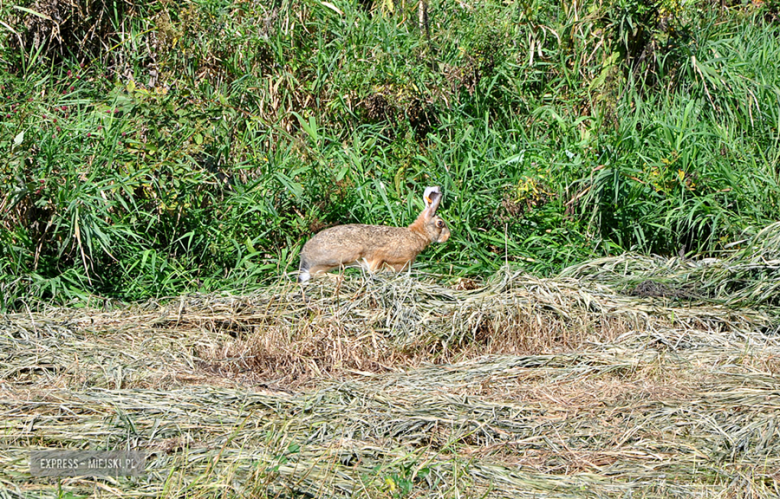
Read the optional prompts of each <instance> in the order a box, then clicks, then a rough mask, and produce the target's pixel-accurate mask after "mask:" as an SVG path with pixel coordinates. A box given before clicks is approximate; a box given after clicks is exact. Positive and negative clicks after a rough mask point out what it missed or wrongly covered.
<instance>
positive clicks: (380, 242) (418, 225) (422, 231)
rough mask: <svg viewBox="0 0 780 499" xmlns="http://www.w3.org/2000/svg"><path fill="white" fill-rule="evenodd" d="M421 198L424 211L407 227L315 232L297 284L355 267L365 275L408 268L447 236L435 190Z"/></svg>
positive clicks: (350, 227) (352, 227)
mask: <svg viewBox="0 0 780 499" xmlns="http://www.w3.org/2000/svg"><path fill="white" fill-rule="evenodd" d="M423 198H424V199H425V209H424V210H423V211H422V213H420V215H419V216H418V217H417V220H415V221H414V223H412V225H410V226H409V227H387V226H385V225H360V224H352V225H338V226H336V227H331V228H330V229H325V230H323V231H322V232H319V233H318V234H317V235H316V236H314V237H313V238H311V239H310V240H309V241H308V242H307V243H306V244H305V245H304V246H303V250H302V251H301V265H300V269H299V270H300V272H299V273H298V281H299V282H301V283H304V282H306V281H308V280H309V279H310V278H311V275H312V274H319V273H322V272H327V271H329V270H333V269H335V268H343V267H349V266H355V265H360V266H361V267H363V268H365V269H366V270H368V271H369V272H375V271H377V270H380V269H383V268H389V269H392V270H395V271H396V272H401V271H402V270H405V269H408V268H409V267H411V265H412V262H414V259H415V258H416V257H417V255H418V254H419V253H420V252H421V251H422V250H424V249H425V248H426V247H427V246H428V245H429V244H430V243H433V242H436V243H443V242H445V241H446V240H447V239H449V237H450V230H449V229H448V228H447V223H446V222H445V221H444V220H442V219H441V218H439V217H438V216H437V215H436V209H437V208H438V207H439V203H441V191H440V190H439V188H438V187H428V188H426V189H425V193H424V194H423Z"/></svg>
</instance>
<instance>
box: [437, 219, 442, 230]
mask: <svg viewBox="0 0 780 499" xmlns="http://www.w3.org/2000/svg"><path fill="white" fill-rule="evenodd" d="M436 227H438V228H440V229H442V228H444V220H439V221H437V222H436Z"/></svg>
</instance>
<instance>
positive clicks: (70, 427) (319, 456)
mask: <svg viewBox="0 0 780 499" xmlns="http://www.w3.org/2000/svg"><path fill="white" fill-rule="evenodd" d="M773 230H774V232H775V234H777V233H778V229H777V227H774V229H773ZM764 236H766V234H764ZM776 237H777V236H775V238H776ZM769 239H772V238H769ZM766 242H767V243H769V245H768V247H766V248H765V249H768V250H771V251H776V249H775V248H776V246H775V245H774V242H776V241H770V240H767V241H766ZM751 247H753V249H754V250H755V249H756V246H755V245H751ZM757 253H758V252H757ZM744 256H745V255H744V254H735V255H733V258H731V259H725V260H716V259H711V260H708V261H706V262H693V261H687V260H680V259H663V258H654V259H653V258H645V257H640V256H636V255H635V256H625V257H620V258H611V259H602V260H597V261H592V262H588V263H586V264H584V265H582V266H579V267H576V268H570V269H568V270H567V272H566V273H564V275H559V276H556V277H554V278H546V279H541V278H535V277H533V276H531V275H529V274H525V273H522V272H512V271H509V270H508V269H507V270H505V271H504V272H500V273H498V274H496V275H495V276H493V278H492V279H491V280H490V281H489V282H488V283H487V284H486V285H485V286H476V285H475V283H474V282H473V281H469V280H462V281H460V282H459V283H457V284H455V285H451V286H443V285H441V284H440V283H439V279H438V276H435V275H428V274H420V273H417V272H413V273H412V274H400V275H392V274H377V275H375V276H368V277H361V276H346V277H345V276H339V275H329V276H326V277H323V278H320V279H316V280H314V281H312V282H311V284H310V285H309V286H308V287H306V288H305V294H306V302H304V297H303V296H302V291H301V288H300V287H299V286H298V285H297V284H293V283H291V282H289V281H288V282H280V283H276V284H272V285H269V286H268V287H266V288H264V290H263V291H261V292H257V293H251V294H247V295H242V296H233V295H222V296H220V295H190V296H182V297H180V298H175V299H170V300H166V302H165V303H162V304H161V303H157V302H153V301H152V302H148V303H145V304H142V305H133V306H128V307H121V308H112V309H72V308H64V309H63V308H53V309H49V310H47V311H46V312H41V313H38V312H29V313H15V314H7V315H6V316H5V317H4V321H3V323H2V325H0V331H1V332H2V335H0V341H2V351H3V352H4V353H5V355H6V356H5V358H4V359H3V360H2V363H1V364H0V373H2V383H3V384H2V390H3V397H2V399H1V400H0V415H2V417H1V418H0V421H2V423H0V424H1V425H2V439H3V440H2V442H3V445H2V447H0V463H1V464H2V466H0V470H2V471H0V481H2V484H3V486H4V487H5V491H4V492H3V494H4V495H5V496H8V497H371V498H374V497H388V498H389V497H507V498H510V497H648V498H649V497H745V498H747V497H750V498H753V497H766V498H770V497H776V496H777V494H778V492H779V491H780V452H778V451H779V450H780V449H779V448H778V446H779V445H780V429H779V428H778V425H777V416H778V413H780V395H778V393H779V392H778V385H779V384H780V339H778V335H777V331H778V328H780V320H778V315H777V313H776V310H775V309H774V307H769V308H767V307H751V306H748V305H747V304H746V302H745V300H744V299H745V298H746V297H748V296H755V295H757V294H760V293H762V292H766V291H767V290H769V289H770V288H771V287H776V286H777V284H776V281H775V280H765V279H758V280H755V281H752V282H751V281H750V279H748V278H746V274H745V271H746V269H749V271H750V272H753V273H755V272H758V273H764V272H770V273H772V272H777V267H778V265H777V261H778V260H776V259H775V260H766V256H767V254H766V253H764V254H761V255H760V256H759V255H758V254H756V259H755V260H754V261H752V262H751V261H748V260H745V259H743V257H744ZM759 262H763V263H759ZM706 276H710V277H712V276H717V277H718V279H717V280H715V281H707V280H706ZM729 276H731V277H740V279H741V281H742V282H743V283H744V284H745V286H743V287H741V288H739V289H732V290H731V291H722V292H721V293H720V295H719V298H717V299H706V298H703V296H704V294H705V293H706V288H707V286H708V285H709V284H711V283H723V282H727V281H728V280H729V279H728V277H729ZM702 277H705V279H702ZM40 448H47V449H60V448H67V449H83V450H87V449H89V450H94V449H131V448H132V449H136V450H141V451H143V452H144V453H146V455H147V463H146V471H145V474H143V475H142V476H140V477H134V478H116V479H112V478H60V479H53V478H37V477H31V476H30V475H29V468H28V466H29V464H28V456H29V452H30V450H31V449H40Z"/></svg>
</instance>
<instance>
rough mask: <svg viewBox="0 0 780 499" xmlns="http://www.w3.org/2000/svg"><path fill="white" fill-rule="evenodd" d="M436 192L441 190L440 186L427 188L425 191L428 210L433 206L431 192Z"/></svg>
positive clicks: (424, 198) (424, 197) (424, 196)
mask: <svg viewBox="0 0 780 499" xmlns="http://www.w3.org/2000/svg"><path fill="white" fill-rule="evenodd" d="M434 192H440V191H439V187H438V186H436V187H426V188H425V192H424V193H423V200H424V201H425V209H426V210H427V209H428V208H430V207H431V202H432V199H431V194H433V193H434Z"/></svg>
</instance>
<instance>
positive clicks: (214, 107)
mask: <svg viewBox="0 0 780 499" xmlns="http://www.w3.org/2000/svg"><path fill="white" fill-rule="evenodd" d="M57 5H59V4H55V3H52V2H48V3H47V1H46V0H39V1H38V2H26V3H24V4H23V5H21V8H18V7H20V6H18V5H10V4H3V6H0V18H2V19H4V23H5V24H3V25H0V157H2V158H3V159H2V160H0V189H2V190H1V191H0V217H1V218H0V297H1V299H2V307H3V308H8V307H11V308H13V307H18V306H20V305H21V304H22V303H23V302H24V301H25V300H27V299H28V298H42V299H46V300H52V299H53V300H56V301H58V302H72V303H81V302H83V300H84V299H85V298H86V297H87V296H89V295H92V294H97V295H101V296H107V297H116V298H120V299H129V300H135V299H144V298H149V297H162V296H169V295H175V294H180V293H184V292H187V291H192V290H213V289H223V288H229V289H251V288H252V287H254V286H257V285H262V283H263V282H265V281H266V280H267V279H275V278H278V276H279V275H281V274H282V273H285V272H290V271H292V270H294V269H295V268H296V265H297V253H298V250H299V248H300V247H301V245H302V244H303V242H305V240H306V239H307V238H308V237H310V236H311V234H313V233H314V232H316V231H317V230H319V229H321V228H323V227H326V226H329V225H333V224H338V223H349V222H361V223H385V224H408V223H410V222H411V221H412V220H413V219H414V218H415V216H416V215H417V213H418V212H419V211H420V209H421V208H422V202H421V200H420V199H419V198H420V194H421V192H422V189H423V188H424V187H425V186H426V185H441V186H442V188H443V190H444V196H445V199H444V203H443V205H442V209H441V211H442V214H443V215H444V217H445V218H446V219H447V220H448V221H449V222H450V225H451V226H452V231H453V237H452V238H451V240H450V241H449V242H448V243H447V244H445V245H441V246H436V247H433V248H431V249H429V250H428V251H426V253H424V254H423V255H422V257H421V258H420V260H419V262H418V265H419V267H421V268H424V269H426V270H430V271H435V272H441V273H445V274H451V275H454V276H460V275H470V276H480V275H485V274H487V273H490V272H493V271H495V270H496V269H497V268H499V267H500V266H502V265H504V264H505V263H507V262H509V263H511V264H512V265H517V266H521V267H522V268H524V269H526V270H528V271H530V272H534V273H539V274H550V273H554V272H557V271H559V270H560V269H561V268H563V267H566V266H568V265H571V264H574V263H577V262H580V261H582V260H584V259H587V258H591V257H593V256H597V255H598V256H601V255H605V254H614V253H618V252H622V251H627V250H633V251H641V252H650V253H660V254H677V253H679V252H685V253H689V254H713V253H715V252H717V251H718V250H720V249H721V248H723V247H724V246H725V245H727V244H729V243H731V242H734V241H736V240H740V239H741V238H743V233H744V232H745V231H748V232H750V231H753V232H755V231H757V230H759V229H760V228H761V227H763V226H765V225H767V224H768V223H769V222H770V221H772V220H776V219H777V218H778V216H779V215H780V214H778V208H777V205H778V193H779V192H780V190H778V186H777V160H778V147H777V143H778V132H777V130H778V113H780V111H779V110H780V106H779V104H780V92H779V91H778V84H779V81H780V79H779V78H778V71H779V70H778V69H777V65H776V64H774V62H773V61H776V60H778V56H780V42H778V27H777V26H776V25H775V24H773V23H772V22H768V21H765V20H764V18H765V17H767V16H770V14H771V12H769V10H768V8H758V9H756V10H754V11H752V10H750V9H747V10H745V9H742V10H740V9H737V8H736V7H732V8H730V9H727V10H723V11H721V10H719V9H717V8H715V7H713V8H709V7H704V6H697V5H694V4H692V3H679V2H660V3H652V2H646V1H634V0H632V1H626V0H614V1H610V2H600V3H597V2H590V1H589V2H584V3H583V4H579V3H576V4H565V3H564V4H560V5H557V4H556V5H553V4H550V3H549V2H541V1H534V0H531V1H529V2H525V3H522V2H518V3H515V4H504V3H500V2H482V3H463V2H447V1H439V2H431V3H430V5H429V9H430V10H429V19H430V24H429V26H428V29H427V30H426V29H425V28H424V27H420V26H418V25H417V21H416V17H415V16H414V15H413V12H412V11H406V10H404V8H402V5H398V8H394V9H392V11H391V10H388V8H387V5H386V4H382V5H377V6H375V7H373V8H372V6H370V5H367V4H365V3H357V2H331V3H322V2H319V1H315V0H295V1H292V0H290V1H287V0H282V1H275V2H271V1H269V2H265V3H262V4H258V3H252V4H248V3H232V2H228V1H215V0H202V1H192V2H183V3H181V4H176V5H173V4H170V3H167V2H113V1H110V0H107V1H105V2H103V1H92V0H80V2H79V5H80V6H81V7H82V10H81V11H79V12H80V14H78V15H76V14H74V12H64V11H63V12H58V13H57V14H58V15H60V17H61V18H63V19H64V18H68V19H70V21H69V24H67V25H62V26H60V35H59V36H60V37H61V40H62V43H60V40H58V39H57V37H56V36H54V34H53V33H54V32H53V31H52V25H51V22H50V21H46V20H45V19H44V17H45V16H49V17H51V16H52V15H53V11H52V9H55V10H56V9H66V8H67V7H64V6H59V7H58V6H57ZM383 6H384V7H383ZM410 8H411V7H410ZM36 12H37V13H38V14H40V15H36V14H35V13H36ZM68 15H70V17H68ZM41 16H44V17H41ZM90 16H91V17H90ZM95 19H101V24H99V25H98V26H99V29H96V30H95V32H94V33H92V35H91V37H86V34H87V33H88V32H89V26H92V25H94V22H95ZM47 23H48V24H47ZM85 40H88V41H89V42H88V43H87V42H86V41H85Z"/></svg>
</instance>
